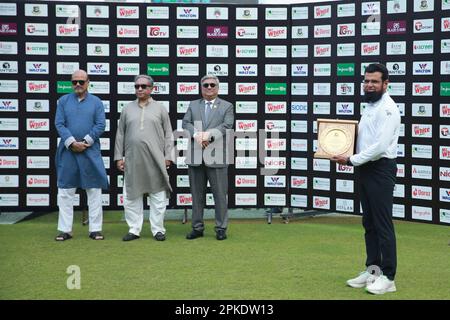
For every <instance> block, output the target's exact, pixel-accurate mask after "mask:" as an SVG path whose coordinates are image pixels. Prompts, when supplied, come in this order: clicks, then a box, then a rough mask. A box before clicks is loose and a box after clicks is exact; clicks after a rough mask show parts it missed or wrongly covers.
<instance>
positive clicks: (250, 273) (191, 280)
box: [0, 212, 450, 300]
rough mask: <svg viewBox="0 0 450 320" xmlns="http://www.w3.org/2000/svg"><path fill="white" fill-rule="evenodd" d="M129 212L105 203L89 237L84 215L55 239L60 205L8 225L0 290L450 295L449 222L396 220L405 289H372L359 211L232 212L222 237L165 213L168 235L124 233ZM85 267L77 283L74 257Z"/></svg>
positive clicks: (59, 294)
mask: <svg viewBox="0 0 450 320" xmlns="http://www.w3.org/2000/svg"><path fill="white" fill-rule="evenodd" d="M121 217H122V214H121V213H118V212H107V213H105V217H104V234H105V237H106V239H105V240H104V241H94V240H91V239H89V238H88V236H87V233H88V231H87V230H88V229H87V227H86V226H84V227H83V226H81V224H80V223H79V221H80V216H79V215H76V217H75V221H77V223H76V224H75V226H74V238H73V239H71V240H68V241H65V242H56V241H54V237H55V236H56V234H57V231H56V224H57V214H56V213H54V214H48V215H45V216H41V217H39V218H36V219H32V220H29V221H25V222H21V223H18V224H15V225H0V299H2V300H3V299H152V300H160V299H170V300H177V299H202V300H203V299H246V300H247V299H248V300H256V299H275V300H278V299H282V300H290V299H370V300H381V299H450V246H449V245H448V242H449V240H450V229H449V228H448V227H446V226H438V225H429V224H420V223H411V222H404V221H396V223H395V227H396V234H397V247H398V270H397V278H396V285H397V290H398V291H397V292H396V293H388V294H385V295H383V296H372V295H370V294H368V293H366V292H365V291H364V289H352V288H349V287H346V285H345V281H346V280H347V279H348V278H351V277H353V276H355V275H356V274H357V273H358V272H359V271H361V270H362V269H363V267H364V259H365V246H364V240H363V239H364V238H363V228H362V226H361V219H360V218H359V217H355V216H348V217H330V216H316V217H314V218H305V219H296V220H295V221H291V222H290V223H289V224H283V223H282V222H281V219H278V218H277V219H274V221H273V223H272V224H270V225H269V224H267V223H266V221H265V220H263V219H257V220H237V219H233V220H231V221H230V227H229V230H228V239H227V240H225V241H217V240H216V239H215V237H214V236H215V234H214V231H213V222H212V221H207V225H206V228H207V229H206V232H205V237H203V238H199V239H196V240H191V241H188V240H186V239H185V235H186V233H187V232H188V231H189V230H190V225H188V224H186V225H183V224H181V223H180V222H178V221H166V228H167V240H166V241H164V242H157V241H155V240H153V238H152V237H151V234H150V231H149V223H148V221H146V222H145V228H144V230H143V232H142V234H141V236H142V237H141V239H139V240H135V241H132V242H123V241H122V240H121V239H122V236H123V235H124V234H125V233H126V232H127V231H128V229H127V226H126V223H125V222H124V221H121ZM70 265H77V266H79V267H80V270H81V289H79V290H76V289H75V290H69V289H67V287H66V282H67V279H68V277H69V274H67V273H66V270H67V267H68V266H70Z"/></svg>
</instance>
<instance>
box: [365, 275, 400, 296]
mask: <svg viewBox="0 0 450 320" xmlns="http://www.w3.org/2000/svg"><path fill="white" fill-rule="evenodd" d="M366 291H367V292H369V293H373V294H385V293H386V292H395V291H397V288H396V287H395V282H394V281H391V280H389V279H388V278H387V277H386V276H379V277H378V278H377V279H376V280H375V282H374V283H372V284H369V285H368V286H367V287H366Z"/></svg>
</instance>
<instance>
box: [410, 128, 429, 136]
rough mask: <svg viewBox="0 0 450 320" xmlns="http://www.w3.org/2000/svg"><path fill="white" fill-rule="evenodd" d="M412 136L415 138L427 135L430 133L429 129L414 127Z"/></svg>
mask: <svg viewBox="0 0 450 320" xmlns="http://www.w3.org/2000/svg"><path fill="white" fill-rule="evenodd" d="M413 130H414V134H415V135H416V136H423V135H427V134H429V133H431V128H429V127H427V128H421V127H420V126H414V129H413Z"/></svg>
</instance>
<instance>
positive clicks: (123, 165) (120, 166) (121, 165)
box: [116, 160, 125, 172]
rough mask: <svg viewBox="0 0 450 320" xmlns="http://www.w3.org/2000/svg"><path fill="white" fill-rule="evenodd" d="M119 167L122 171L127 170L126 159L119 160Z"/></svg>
mask: <svg viewBox="0 0 450 320" xmlns="http://www.w3.org/2000/svg"><path fill="white" fill-rule="evenodd" d="M116 165H117V169H119V170H120V171H122V172H123V171H124V170H125V161H124V160H117V163H116Z"/></svg>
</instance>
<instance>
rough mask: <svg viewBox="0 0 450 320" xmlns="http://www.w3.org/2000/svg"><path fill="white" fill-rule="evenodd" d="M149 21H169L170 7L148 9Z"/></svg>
mask: <svg viewBox="0 0 450 320" xmlns="http://www.w3.org/2000/svg"><path fill="white" fill-rule="evenodd" d="M178 9H180V8H177V12H178ZM147 19H169V7H147ZM178 19H180V18H178Z"/></svg>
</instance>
